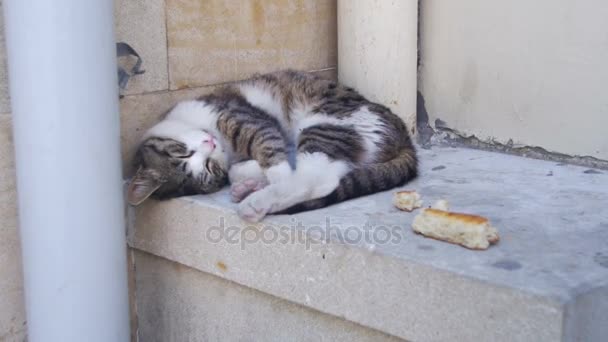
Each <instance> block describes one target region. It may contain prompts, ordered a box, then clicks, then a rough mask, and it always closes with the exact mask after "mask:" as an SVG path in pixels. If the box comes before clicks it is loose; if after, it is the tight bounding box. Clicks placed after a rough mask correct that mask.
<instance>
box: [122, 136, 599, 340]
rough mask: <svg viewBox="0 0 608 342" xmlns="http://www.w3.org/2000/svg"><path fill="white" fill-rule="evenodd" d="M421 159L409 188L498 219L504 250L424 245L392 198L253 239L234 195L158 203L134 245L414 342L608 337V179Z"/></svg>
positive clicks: (475, 161)
mask: <svg viewBox="0 0 608 342" xmlns="http://www.w3.org/2000/svg"><path fill="white" fill-rule="evenodd" d="M420 159H421V174H422V176H421V177H420V178H419V179H418V180H416V181H414V182H412V183H410V184H408V185H407V186H405V187H403V188H404V189H415V190H417V191H418V192H419V193H420V194H421V195H422V197H423V200H424V201H425V205H430V204H432V203H433V202H434V201H435V200H437V199H440V198H445V199H447V200H448V201H449V202H450V203H451V207H452V209H453V210H454V211H459V212H465V213H474V214H479V215H483V216H486V217H488V218H489V219H490V220H491V221H492V223H493V224H494V225H495V226H497V227H498V229H499V233H500V236H501V241H500V242H499V244H497V245H495V246H493V247H491V248H490V249H489V250H487V251H470V250H467V249H464V248H462V247H459V246H454V245H450V244H447V243H443V242H439V241H434V240H430V239H426V238H424V237H421V236H418V235H415V234H414V233H413V232H412V231H411V227H410V225H411V221H412V220H413V217H414V216H415V214H416V212H414V213H405V212H401V211H398V210H397V209H395V208H393V207H392V204H391V195H392V192H391V191H389V192H384V193H380V194H376V195H373V196H368V197H365V198H361V199H357V200H352V201H348V202H345V203H342V204H339V205H336V206H332V207H329V208H325V209H321V210H317V211H313V212H307V213H301V214H298V215H294V216H273V217H268V218H267V219H265V220H264V221H263V222H261V223H260V224H257V225H254V226H251V225H249V224H247V223H244V222H242V221H240V220H239V219H238V217H237V216H236V215H235V205H234V204H232V203H230V202H229V197H228V195H227V193H226V192H225V191H224V192H220V193H217V194H214V195H210V196H195V197H186V198H181V199H177V200H172V201H168V202H155V201H149V202H148V203H146V204H144V205H143V206H142V207H140V208H137V210H136V211H135V212H134V213H133V214H134V220H133V222H132V223H133V224H132V227H131V229H130V232H129V235H130V237H129V240H130V243H131V245H132V246H133V247H135V248H137V249H141V250H143V251H147V252H149V253H152V254H156V255H159V256H163V257H165V258H167V259H170V260H173V261H176V262H178V263H182V264H184V265H187V266H190V267H193V268H196V269H198V270H201V271H205V272H209V273H212V274H215V275H218V276H220V277H223V278H226V279H229V280H232V281H235V282H237V283H240V284H243V285H245V286H249V287H252V288H255V289H258V290H260V291H263V292H266V293H269V294H272V295H275V296H277V297H280V298H284V299H287V300H290V301H293V302H296V303H300V304H303V305H306V306H309V307H311V308H314V309H316V310H319V311H322V312H326V313H330V314H333V315H336V316H339V317H344V318H346V319H348V320H351V321H354V322H357V323H359V324H362V325H365V326H369V327H372V328H375V329H378V330H380V331H384V332H387V333H389V334H393V335H396V336H399V337H401V338H404V339H408V340H414V341H437V340H446V339H449V340H472V339H475V340H493V341H503V340H504V341H541V340H542V341H558V340H566V341H574V340H579V338H577V336H585V337H588V338H586V339H585V340H586V341H587V340H590V341H593V340H596V339H597V337H598V336H604V335H603V333H604V330H605V329H606V328H604V327H605V326H606V325H608V318H607V317H606V316H602V315H599V314H598V313H599V312H602V310H603V311H606V310H608V305H606V303H607V300H606V289H607V288H608V287H607V285H608V243H607V242H608V212H607V211H605V208H604V206H605V204H606V203H608V173H606V172H603V171H595V170H590V169H586V168H581V167H576V166H568V165H558V164H556V163H552V162H546V161H539V160H531V159H525V158H520V157H515V156H508V155H502V154H497V153H489V152H483V151H476V150H468V149H456V148H438V147H436V148H433V149H430V150H420ZM327 220H330V226H331V228H330V229H329V230H330V231H331V234H326V232H327V228H325V227H326V222H327ZM222 222H223V227H224V228H223V238H220V236H219V233H218V232H219V231H220V229H218V228H217V227H219V226H222ZM228 227H233V228H231V229H232V230H230V229H228ZM282 227H283V228H282ZM349 227H351V228H349ZM357 232H359V233H357ZM264 234H266V235H264ZM359 234H361V235H362V236H365V235H366V234H367V235H369V236H372V238H371V239H368V241H365V238H364V237H363V238H361V239H357V236H358V235H359ZM374 234H375V235H374ZM387 234H389V235H388V237H390V239H388V240H390V241H389V242H387V241H386V240H387V238H386V237H387ZM373 236H375V237H376V238H375V239H373ZM263 237H264V238H263ZM264 240H265V241H264Z"/></svg>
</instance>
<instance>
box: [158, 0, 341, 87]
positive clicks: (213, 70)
mask: <svg viewBox="0 0 608 342" xmlns="http://www.w3.org/2000/svg"><path fill="white" fill-rule="evenodd" d="M167 32H168V44H169V75H170V83H171V89H180V88H187V87H197V86H204V85H212V84H217V83H221V82H227V81H234V80H237V79H241V78H244V77H247V76H249V75H251V74H252V73H255V72H266V71H271V70H277V69H283V68H288V67H291V68H298V69H303V70H316V69H322V68H327V67H334V66H336V56H337V52H336V51H337V47H336V41H337V33H336V1H335V0H329V1H328V0H310V1H296V0H270V1H261V0H252V1H239V0H229V1H224V0H210V1H198V0H167Z"/></svg>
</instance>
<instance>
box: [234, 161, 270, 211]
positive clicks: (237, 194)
mask: <svg viewBox="0 0 608 342" xmlns="http://www.w3.org/2000/svg"><path fill="white" fill-rule="evenodd" d="M228 177H229V179H230V197H231V199H232V201H233V202H237V203H238V202H240V201H242V200H243V199H244V198H245V197H247V196H249V195H250V194H251V193H252V192H254V191H258V190H261V189H263V188H264V187H266V185H268V180H267V179H266V176H265V175H264V172H263V170H262V168H261V167H260V164H259V163H258V162H257V161H255V160H247V161H244V162H240V163H237V164H234V165H232V166H231V167H230V171H229V172H228Z"/></svg>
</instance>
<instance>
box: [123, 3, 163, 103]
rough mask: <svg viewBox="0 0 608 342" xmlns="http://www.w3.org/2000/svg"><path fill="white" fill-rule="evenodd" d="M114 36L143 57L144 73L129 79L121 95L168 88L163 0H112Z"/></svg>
mask: <svg viewBox="0 0 608 342" xmlns="http://www.w3.org/2000/svg"><path fill="white" fill-rule="evenodd" d="M114 5H115V15H114V16H115V22H116V39H117V41H123V42H126V43H128V44H129V45H131V46H132V47H133V48H134V49H135V51H137V52H138V53H139V55H140V56H141V58H142V59H143V64H142V69H144V70H146V72H145V73H144V74H141V75H137V76H136V77H132V78H131V79H130V80H129V84H128V86H127V89H126V90H125V91H124V94H141V93H147V92H151V91H159V90H167V89H169V76H168V68H167V31H166V25H165V22H166V20H165V1H164V0H145V1H142V0H114Z"/></svg>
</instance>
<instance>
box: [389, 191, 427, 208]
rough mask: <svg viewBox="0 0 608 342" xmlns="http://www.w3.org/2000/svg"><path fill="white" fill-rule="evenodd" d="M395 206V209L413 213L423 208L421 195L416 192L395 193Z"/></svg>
mask: <svg viewBox="0 0 608 342" xmlns="http://www.w3.org/2000/svg"><path fill="white" fill-rule="evenodd" d="M393 204H394V205H395V207H397V208H399V209H401V210H405V211H412V210H414V209H417V208H420V207H422V201H421V200H420V195H419V194H418V193H417V192H416V191H399V192H395V194H394V195H393Z"/></svg>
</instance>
